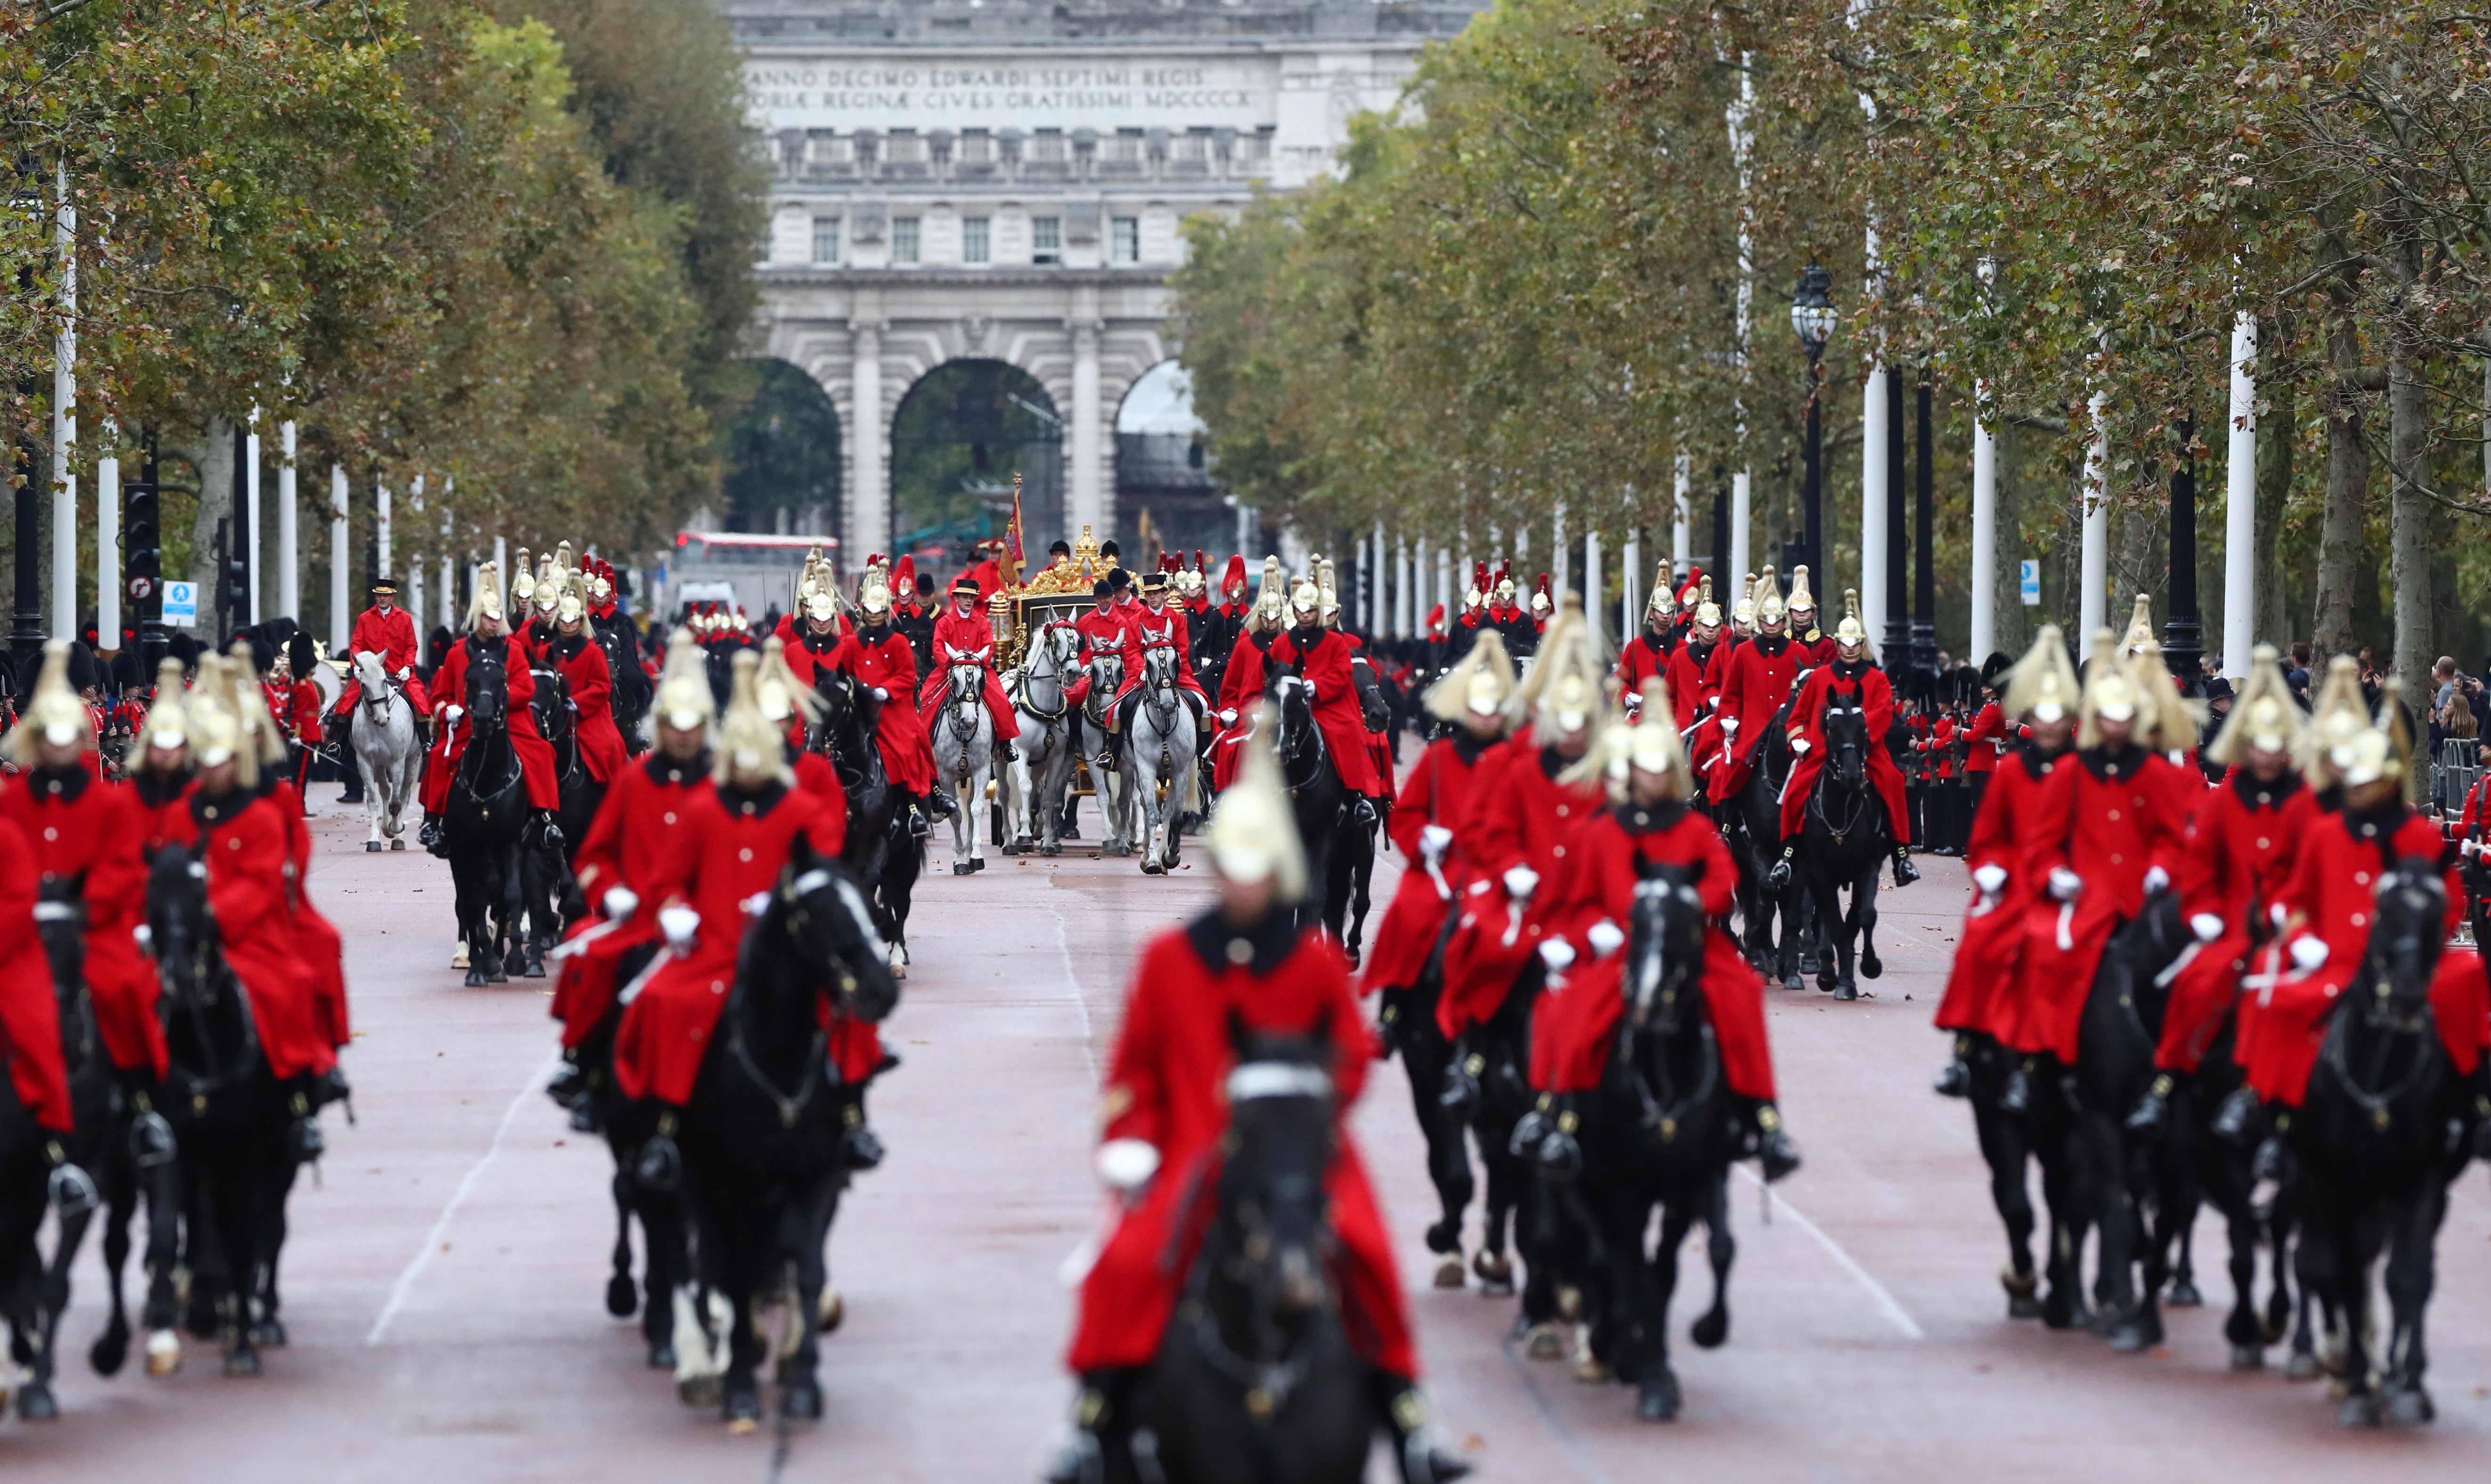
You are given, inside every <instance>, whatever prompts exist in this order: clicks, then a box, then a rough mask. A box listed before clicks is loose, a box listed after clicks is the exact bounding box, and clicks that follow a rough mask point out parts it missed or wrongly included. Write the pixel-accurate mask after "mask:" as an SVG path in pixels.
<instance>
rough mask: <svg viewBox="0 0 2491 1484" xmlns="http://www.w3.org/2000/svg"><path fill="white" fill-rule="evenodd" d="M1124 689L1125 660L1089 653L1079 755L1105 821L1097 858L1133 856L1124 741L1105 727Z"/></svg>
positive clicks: (1106, 652) (1101, 652)
mask: <svg viewBox="0 0 2491 1484" xmlns="http://www.w3.org/2000/svg"><path fill="white" fill-rule="evenodd" d="M1124 688H1125V656H1124V655H1119V654H1116V653H1114V652H1112V651H1109V650H1099V651H1097V652H1095V653H1093V654H1092V655H1091V656H1090V694H1089V695H1088V696H1087V697H1086V698H1085V699H1084V700H1083V701H1082V703H1081V711H1080V721H1081V755H1082V756H1083V757H1085V758H1087V759H1089V761H1090V783H1091V786H1092V787H1093V788H1094V789H1095V790H1096V791H1097V792H1098V795H1099V814H1100V815H1102V816H1103V817H1104V818H1105V820H1106V830H1107V838H1106V839H1104V840H1103V841H1101V842H1099V855H1100V856H1101V857H1105V856H1129V855H1131V854H1132V853H1133V791H1132V788H1131V787H1130V786H1129V785H1128V783H1127V781H1126V776H1125V772H1124V769H1125V766H1126V760H1125V756H1124V751H1125V739H1124V738H1123V737H1122V736H1121V735H1119V734H1118V733H1115V732H1112V731H1110V730H1108V727H1107V717H1108V712H1109V708H1110V705H1111V703H1112V702H1113V701H1114V700H1115V697H1116V692H1117V691H1120V690H1122V689H1124Z"/></svg>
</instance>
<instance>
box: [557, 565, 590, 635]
mask: <svg viewBox="0 0 2491 1484" xmlns="http://www.w3.org/2000/svg"><path fill="white" fill-rule="evenodd" d="M553 616H554V619H555V621H556V622H557V623H560V624H561V625H562V626H564V627H565V628H569V627H571V626H573V625H575V624H578V623H579V622H580V621H582V620H584V619H586V618H587V617H588V577H587V574H585V573H583V572H580V571H578V570H575V569H573V570H569V571H565V572H564V573H563V577H562V594H561V596H560V597H557V598H555V599H554V607H553Z"/></svg>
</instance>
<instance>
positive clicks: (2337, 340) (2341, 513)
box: [2310, 316, 2370, 665]
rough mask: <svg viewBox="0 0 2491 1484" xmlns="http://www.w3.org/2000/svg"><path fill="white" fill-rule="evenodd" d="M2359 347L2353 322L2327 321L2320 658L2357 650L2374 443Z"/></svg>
mask: <svg viewBox="0 0 2491 1484" xmlns="http://www.w3.org/2000/svg"><path fill="white" fill-rule="evenodd" d="M2359 360H2360V349H2359V342H2358V341H2357V340H2356V339H2355V338H2354V330H2353V323H2352V321H2351V320H2349V319H2345V318H2342V317H2340V316H2338V317H2335V318H2331V319H2330V320H2329V321H2328V324H2327V361H2328V365H2329V367H2330V370H2331V371H2332V372H2333V374H2332V375H2331V376H2330V378H2329V379H2328V383H2327V509H2326V514H2325V517H2324V519H2323V520H2322V521H2321V523H2320V526H2319V533H2318V601H2317V611H2316V614H2315V616H2314V617H2313V619H2312V621H2311V625H2310V626H2311V629H2312V637H2313V638H2315V639H2316V641H2317V651H2318V652H2317V655H2316V660H2317V663H2319V664H2320V665H2324V664H2325V663H2326V662H2327V660H2328V659H2329V658H2330V656H2332V655H2349V654H2351V653H2352V652H2353V574H2354V568H2355V567H2356V566H2358V565H2359V561H2360V556H2361V494H2362V492H2363V490H2364V489H2366V488H2367V487H2368V485H2369V482H2370V446H2369V444H2368V442H2367V441H2366V437H2365V435H2364V433H2363V430H2362V426H2361V411H2362V407H2361V393H2360V391H2359V389H2358V388H2357V387H2356V386H2354V384H2353V375H2354V373H2355V372H2356V371H2357V370H2358V369H2359Z"/></svg>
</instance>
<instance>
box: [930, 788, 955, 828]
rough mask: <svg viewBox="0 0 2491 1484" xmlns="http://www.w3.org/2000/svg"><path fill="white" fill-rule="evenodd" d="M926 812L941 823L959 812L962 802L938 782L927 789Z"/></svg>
mask: <svg viewBox="0 0 2491 1484" xmlns="http://www.w3.org/2000/svg"><path fill="white" fill-rule="evenodd" d="M925 812H926V815H927V817H929V818H931V819H933V820H935V821H937V822H938V823H939V822H941V821H943V820H947V819H950V818H951V817H952V815H954V814H957V813H959V812H960V803H959V800H955V799H953V798H952V796H951V795H950V794H949V793H947V792H945V791H944V788H943V785H941V784H939V783H937V784H935V785H934V786H933V787H932V788H930V789H927V790H926V791H925Z"/></svg>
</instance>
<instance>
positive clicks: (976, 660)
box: [917, 572, 1020, 746]
mask: <svg viewBox="0 0 2491 1484" xmlns="http://www.w3.org/2000/svg"><path fill="white" fill-rule="evenodd" d="M998 580H1000V579H998ZM968 664H973V665H977V666H979V667H980V668H982V669H983V670H984V671H985V672H986V679H985V699H986V715H987V716H988V717H990V718H991V719H992V720H993V722H994V727H995V741H996V742H998V743H1002V742H1010V741H1011V740H1012V739H1013V738H1015V737H1018V736H1019V735H1020V723H1019V722H1018V721H1017V720H1015V719H1014V718H1013V716H1012V707H1011V702H1010V701H1008V700H1006V699H1004V683H1003V678H1002V677H1001V676H1000V675H998V674H997V673H996V672H995V627H994V625H993V624H992V623H991V622H989V621H988V619H987V618H986V609H985V592H984V590H983V589H982V588H981V587H979V586H978V582H977V579H976V578H974V577H972V576H971V575H969V574H968V573H966V572H963V573H962V574H961V575H959V576H958V577H956V578H953V579H952V602H951V605H950V606H949V607H947V608H945V609H944V610H943V616H942V617H941V618H938V619H936V620H935V621H934V666H933V668H932V669H930V670H928V671H927V672H926V673H925V683H924V684H923V686H922V687H921V688H920V689H919V691H918V693H917V714H918V719H919V720H921V721H923V723H924V724H925V726H926V727H927V729H928V731H929V734H930V731H931V729H932V727H933V725H934V720H935V718H936V717H937V716H939V715H941V714H942V713H943V703H944V701H945V700H946V699H947V698H948V697H949V696H950V695H951V693H952V666H953V665H968ZM928 745H929V746H930V745H931V743H930V742H929V743H928Z"/></svg>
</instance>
